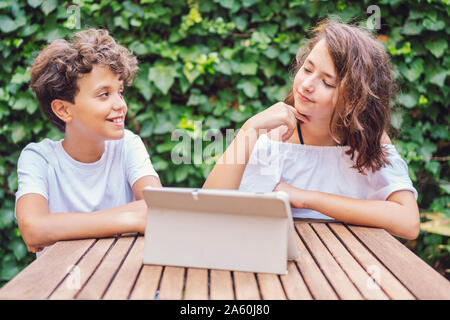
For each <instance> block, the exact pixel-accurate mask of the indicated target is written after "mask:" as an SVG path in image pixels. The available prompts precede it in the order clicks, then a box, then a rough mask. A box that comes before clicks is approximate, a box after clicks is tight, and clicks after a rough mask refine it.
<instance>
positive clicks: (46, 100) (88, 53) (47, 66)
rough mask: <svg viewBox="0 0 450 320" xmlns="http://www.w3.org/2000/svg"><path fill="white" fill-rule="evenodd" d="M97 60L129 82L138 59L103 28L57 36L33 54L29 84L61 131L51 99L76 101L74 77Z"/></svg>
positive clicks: (62, 124) (77, 77) (48, 116)
mask: <svg viewBox="0 0 450 320" xmlns="http://www.w3.org/2000/svg"><path fill="white" fill-rule="evenodd" d="M96 64H100V65H103V66H106V67H109V69H110V70H111V71H112V72H114V73H115V74H119V75H120V80H123V82H124V84H125V85H127V86H129V85H131V84H132V83H133V81H134V79H135V77H136V72H137V69H138V67H137V59H136V57H134V56H133V55H132V54H131V52H130V51H129V50H128V49H126V48H125V47H123V46H121V45H119V44H117V43H116V41H115V40H114V39H113V38H112V37H111V36H110V35H109V33H108V31H107V30H104V29H88V30H84V31H80V32H77V33H76V34H75V35H74V37H73V39H72V41H71V42H68V41H66V40H64V39H58V40H55V41H53V42H52V43H51V44H49V45H48V46H46V47H45V48H44V49H43V50H42V51H41V52H40V53H39V55H38V56H37V57H36V59H35V61H34V63H33V67H32V68H31V79H30V87H31V89H32V90H33V91H34V93H35V94H36V97H37V99H38V101H39V104H40V106H41V108H42V110H43V112H44V114H45V115H46V117H47V118H48V119H49V120H50V122H51V123H52V124H53V125H54V126H55V127H56V128H58V129H59V130H60V131H61V132H65V127H66V126H65V123H64V121H62V120H61V119H59V118H58V117H57V116H56V115H55V114H54V113H53V111H52V108H51V103H52V101H53V100H54V99H61V100H64V101H68V102H70V103H74V102H75V95H76V94H77V93H78V91H79V88H78V86H77V80H78V79H79V78H80V76H82V75H83V74H86V73H89V72H91V70H92V68H93V66H94V65H96Z"/></svg>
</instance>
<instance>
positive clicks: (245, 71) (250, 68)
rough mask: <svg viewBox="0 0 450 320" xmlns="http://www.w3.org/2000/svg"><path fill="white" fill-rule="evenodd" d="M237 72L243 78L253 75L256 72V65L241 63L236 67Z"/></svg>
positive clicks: (253, 63)
mask: <svg viewBox="0 0 450 320" xmlns="http://www.w3.org/2000/svg"><path fill="white" fill-rule="evenodd" d="M238 68H239V70H238V72H239V73H240V74H242V75H244V76H248V75H251V76H252V75H255V74H256V71H257V70H258V64H257V63H255V62H241V63H239V66H238Z"/></svg>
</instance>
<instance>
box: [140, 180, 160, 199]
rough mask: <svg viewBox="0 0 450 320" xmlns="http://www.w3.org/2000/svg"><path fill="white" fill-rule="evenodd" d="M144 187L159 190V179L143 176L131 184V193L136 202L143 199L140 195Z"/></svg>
mask: <svg viewBox="0 0 450 320" xmlns="http://www.w3.org/2000/svg"><path fill="white" fill-rule="evenodd" d="M145 187H153V188H160V187H162V185H161V181H159V178H158V177H156V176H145V177H142V178H140V179H138V180H137V181H136V182H135V183H134V184H133V192H134V197H135V198H136V200H142V199H144V196H143V195H142V190H144V188H145Z"/></svg>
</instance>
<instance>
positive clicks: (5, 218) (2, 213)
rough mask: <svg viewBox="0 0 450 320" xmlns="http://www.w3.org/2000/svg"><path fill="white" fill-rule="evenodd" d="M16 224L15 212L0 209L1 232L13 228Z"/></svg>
mask: <svg viewBox="0 0 450 320" xmlns="http://www.w3.org/2000/svg"><path fill="white" fill-rule="evenodd" d="M13 223H14V210H12V209H8V208H6V209H0V230H2V229H6V228H11V227H12V226H13Z"/></svg>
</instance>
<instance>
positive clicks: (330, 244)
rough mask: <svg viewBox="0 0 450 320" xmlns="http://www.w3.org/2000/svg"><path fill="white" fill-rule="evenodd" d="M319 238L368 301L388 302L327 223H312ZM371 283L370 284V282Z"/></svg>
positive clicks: (386, 297)
mask: <svg viewBox="0 0 450 320" xmlns="http://www.w3.org/2000/svg"><path fill="white" fill-rule="evenodd" d="M311 226H312V227H313V229H314V230H315V231H316V233H317V235H318V236H319V238H320V239H321V240H322V242H323V243H324V244H325V246H326V247H327V248H328V250H329V251H330V253H331V254H332V256H333V257H334V259H335V260H336V262H337V263H338V264H339V266H340V267H341V268H342V270H343V271H344V272H345V273H346V274H347V276H348V277H349V278H350V280H351V281H352V282H353V283H354V284H355V286H356V287H357V288H358V290H359V291H360V292H361V293H362V295H363V296H364V297H365V298H366V299H370V300H387V299H389V298H388V296H387V295H386V294H385V293H384V292H383V290H381V288H380V286H378V285H372V282H371V280H372V278H371V277H370V275H369V274H368V273H367V272H366V271H365V270H364V269H363V268H362V267H361V265H360V264H359V263H358V262H357V261H356V260H355V259H354V258H353V257H352V255H351V254H350V253H349V252H348V251H347V249H346V248H345V247H344V245H343V244H342V243H341V242H340V241H339V240H338V239H337V238H336V237H335V235H334V234H333V233H332V232H331V230H330V229H329V228H328V226H327V225H326V224H325V223H312V224H311ZM368 281H369V282H368Z"/></svg>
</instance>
